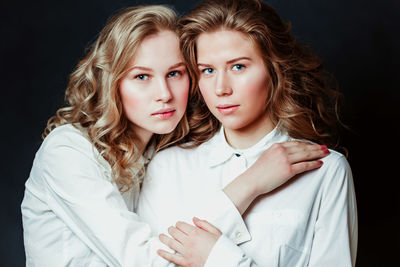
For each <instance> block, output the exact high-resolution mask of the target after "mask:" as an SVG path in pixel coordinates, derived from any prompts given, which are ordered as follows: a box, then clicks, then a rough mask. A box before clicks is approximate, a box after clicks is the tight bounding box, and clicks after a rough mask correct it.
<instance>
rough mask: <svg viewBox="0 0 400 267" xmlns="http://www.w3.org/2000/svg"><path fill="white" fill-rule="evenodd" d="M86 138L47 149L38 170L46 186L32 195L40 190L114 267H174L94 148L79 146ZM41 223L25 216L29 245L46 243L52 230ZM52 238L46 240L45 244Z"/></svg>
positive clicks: (52, 208) (62, 218)
mask: <svg viewBox="0 0 400 267" xmlns="http://www.w3.org/2000/svg"><path fill="white" fill-rule="evenodd" d="M81 138H83V137H82V136H79V135H73V136H71V138H70V139H68V140H62V142H50V143H49V142H47V143H46V145H45V147H44V148H42V149H41V151H40V153H38V155H37V158H36V160H35V163H34V166H33V169H32V170H33V172H34V174H35V177H37V178H38V179H41V184H42V186H41V187H40V188H39V189H36V188H35V187H33V186H32V187H33V188H32V190H40V195H43V196H44V197H43V200H42V201H45V202H46V203H47V205H48V208H49V211H52V212H54V214H55V216H56V217H57V218H58V219H59V220H60V221H62V224H64V225H65V227H66V228H68V229H70V231H72V232H73V234H74V235H76V236H77V237H78V238H79V239H80V240H81V241H82V242H83V243H84V244H85V246H87V247H88V248H90V250H91V251H93V252H94V253H95V254H96V255H97V256H98V257H99V258H101V260H103V261H104V263H106V264H107V265H108V266H169V265H170V263H168V262H167V261H165V260H164V259H161V258H160V257H159V256H158V255H157V253H156V251H157V249H159V248H161V247H163V245H162V244H161V242H160V241H159V240H158V238H157V237H154V236H153V234H152V230H151V228H150V226H149V225H148V224H146V223H144V222H142V221H141V220H140V218H139V217H138V216H137V215H136V214H135V213H133V212H131V211H129V210H128V208H127V206H126V204H125V202H124V200H123V198H122V196H121V194H120V192H119V191H118V188H117V186H116V185H115V184H113V183H112V182H111V181H110V180H109V179H108V178H107V176H109V172H108V170H107V169H106V168H103V167H102V166H101V165H99V163H98V162H97V160H96V159H95V157H94V156H93V150H92V148H91V147H90V144H85V143H84V142H82V143H80V142H78V144H76V143H77V141H76V140H81ZM74 140H75V141H74ZM69 141H70V142H69ZM39 177H40V178H39ZM32 184H33V185H34V184H37V181H34V182H33V183H32ZM36 195H38V194H36ZM24 205H25V206H24V207H23V208H24V209H25V210H34V209H35V207H30V206H29V203H26V204H24ZM25 215H26V214H25ZM35 220H43V216H42V217H37V219H35V218H33V217H32V218H30V217H29V213H28V215H27V216H25V221H24V231H25V234H26V236H27V237H29V236H31V237H35V238H28V239H26V242H31V241H30V240H40V233H39V232H40V231H43V230H44V229H46V230H47V227H49V224H48V223H47V222H46V221H42V222H41V223H39V224H40V225H38V223H36V221H35ZM43 225H46V226H47V227H45V228H43ZM49 238H50V236H43V240H46V239H49ZM57 242H62V240H58V241H57ZM65 242H67V241H65ZM30 246H31V247H35V244H31V245H30ZM39 253H42V254H43V252H39ZM67 253H68V252H67ZM42 254H41V255H42ZM33 256H34V257H36V256H35V255H33ZM76 256H78V255H72V256H71V257H72V258H74V257H76ZM49 257H51V255H49ZM36 259H37V260H38V261H41V262H42V263H43V261H44V259H43V258H42V259H40V257H36ZM48 260H50V259H48ZM45 261H47V260H45ZM54 261H55V262H57V259H54ZM39 265H40V264H39Z"/></svg>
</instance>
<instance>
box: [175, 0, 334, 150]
mask: <svg viewBox="0 0 400 267" xmlns="http://www.w3.org/2000/svg"><path fill="white" fill-rule="evenodd" d="M219 29H225V30H233V31H238V32H241V33H243V34H245V35H246V36H248V37H249V38H250V40H251V41H252V42H253V44H254V45H255V47H256V48H257V49H259V51H260V52H261V54H262V56H263V59H264V63H265V66H266V69H267V71H268V74H269V76H270V79H269V83H268V84H266V90H268V91H269V96H268V99H267V101H266V112H268V114H269V115H270V118H271V119H272V121H273V122H274V123H275V124H277V123H278V121H279V122H280V123H279V125H280V127H281V129H283V130H285V131H287V132H288V134H289V135H290V136H291V137H293V138H300V139H308V140H311V141H314V142H318V143H320V144H326V145H328V146H330V147H333V148H335V147H336V146H337V144H338V129H339V126H340V125H341V123H340V121H339V118H338V109H337V108H338V100H339V98H340V95H341V94H340V93H339V92H338V91H337V90H336V83H335V81H334V80H333V79H331V78H330V75H328V74H327V73H326V72H325V71H324V69H323V67H322V63H321V60H320V59H319V58H318V57H317V56H316V55H315V54H313V53H312V52H311V51H310V49H309V48H307V47H306V46H303V45H301V44H299V43H298V42H297V41H296V39H295V38H294V36H293V35H292V34H291V32H290V24H288V23H285V22H283V21H282V19H281V18H280V16H279V15H278V14H277V13H276V11H275V10H274V9H273V8H272V7H270V6H269V5H267V4H266V3H263V2H261V1H259V0H206V1H203V2H202V3H200V4H199V5H198V6H197V7H196V8H195V9H194V10H193V11H192V12H191V13H190V14H188V15H186V16H185V17H183V18H182V19H181V20H180V22H179V32H180V45H181V49H182V52H183V56H184V58H185V60H186V61H187V63H188V68H189V70H190V73H191V76H192V79H193V81H192V82H193V83H192V84H193V86H197V84H198V79H199V73H198V68H197V58H196V41H197V38H198V37H199V35H200V34H202V33H205V32H212V31H216V30H219ZM187 112H188V118H189V125H190V129H191V131H190V134H189V135H188V136H187V137H186V141H191V144H193V146H195V145H199V144H201V143H202V142H205V141H207V140H208V139H210V138H211V137H212V136H213V135H214V134H215V133H216V131H218V129H219V127H220V122H219V121H218V120H217V119H216V118H215V117H214V116H213V115H212V114H211V112H210V111H209V110H208V108H207V106H206V104H205V102H204V100H203V98H202V96H201V93H200V90H198V88H196V89H194V90H193V93H192V95H191V98H190V99H189V106H188V109H187Z"/></svg>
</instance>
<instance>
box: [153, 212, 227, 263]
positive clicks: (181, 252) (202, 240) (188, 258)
mask: <svg viewBox="0 0 400 267" xmlns="http://www.w3.org/2000/svg"><path fill="white" fill-rule="evenodd" d="M193 222H194V224H195V225H196V226H197V227H195V226H192V225H190V224H187V223H185V222H177V223H176V225H175V227H174V226H171V227H169V228H168V233H169V234H170V235H171V237H172V238H171V237H168V236H167V235H164V234H161V235H160V240H161V242H162V243H164V244H165V245H167V246H168V247H170V248H171V249H173V250H175V251H176V252H177V254H172V253H169V252H167V251H165V250H159V251H158V255H160V256H161V257H163V258H164V259H166V260H168V261H170V262H172V263H175V264H177V265H180V266H183V267H186V266H191V267H197V266H204V264H205V263H206V261H207V258H208V255H209V254H210V251H211V249H212V247H213V246H214V244H215V243H216V242H217V240H218V238H219V237H220V236H221V234H222V233H221V231H219V230H218V229H217V228H216V227H215V226H213V225H212V224H210V223H209V222H207V221H205V220H200V219H198V218H196V217H195V218H193Z"/></svg>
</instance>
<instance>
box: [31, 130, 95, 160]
mask: <svg viewBox="0 0 400 267" xmlns="http://www.w3.org/2000/svg"><path fill="white" fill-rule="evenodd" d="M98 156H99V155H98V152H97V150H96V149H95V147H94V146H93V145H92V144H91V142H90V141H89V139H88V138H87V137H86V136H85V134H84V133H82V132H81V131H80V130H79V129H77V128H75V127H74V126H73V125H71V124H66V125H61V126H58V127H57V128H55V129H54V130H52V131H51V132H50V133H49V135H48V136H46V138H45V139H44V141H43V143H42V145H41V147H40V149H39V151H38V152H37V154H36V157H37V158H38V160H40V161H43V162H54V161H60V160H62V161H71V162H77V161H79V160H84V162H86V163H87V161H94V162H96V158H97V157H98ZM82 164H83V163H82Z"/></svg>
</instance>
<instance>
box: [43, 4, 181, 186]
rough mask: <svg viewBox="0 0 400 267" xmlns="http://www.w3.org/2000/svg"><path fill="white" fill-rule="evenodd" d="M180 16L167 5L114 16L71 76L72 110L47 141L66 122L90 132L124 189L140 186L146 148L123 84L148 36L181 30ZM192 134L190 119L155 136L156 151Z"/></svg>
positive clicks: (58, 117)
mask: <svg viewBox="0 0 400 267" xmlns="http://www.w3.org/2000/svg"><path fill="white" fill-rule="evenodd" d="M176 29H177V16H176V14H175V12H174V11H173V10H171V9H170V8H168V7H165V6H159V5H154V6H137V7H131V8H127V9H124V10H122V11H120V12H119V13H118V14H116V15H114V16H113V17H112V18H111V19H110V20H109V21H108V22H107V23H106V25H105V26H104V28H103V29H102V31H101V32H100V34H99V37H98V38H97V40H96V41H95V42H94V44H93V45H92V46H91V47H90V50H89V52H88V53H87V55H86V56H85V57H84V58H83V59H82V60H81V61H80V62H79V64H78V65H77V67H76V69H75V71H74V72H73V73H72V74H71V76H70V80H69V84H68V87H67V89H66V92H65V98H66V102H67V106H66V107H63V108H60V109H59V110H58V111H57V112H56V114H55V115H54V116H52V117H51V118H50V119H49V120H48V123H47V127H46V129H45V130H44V132H43V134H42V137H43V138H45V137H46V136H47V135H48V134H49V132H50V131H51V130H53V129H54V128H56V127H57V126H60V125H63V124H73V125H75V126H76V127H77V128H79V129H80V130H83V131H85V134H86V135H87V136H88V137H89V139H90V141H91V143H92V144H93V145H94V147H95V148H96V149H97V150H98V151H99V153H100V154H101V155H102V156H103V157H104V159H106V160H107V162H108V163H109V164H110V166H111V171H112V173H111V175H112V177H113V179H114V181H115V182H116V183H117V184H118V186H119V188H120V190H121V191H125V190H128V189H129V188H131V186H132V185H133V184H134V183H140V180H141V179H142V177H143V174H144V163H143V161H142V160H140V158H141V157H142V154H143V152H144V150H145V149H146V147H145V144H141V143H140V142H139V139H138V138H137V136H136V135H135V133H134V132H133V131H132V129H131V128H132V127H130V123H131V122H130V121H129V120H128V119H127V118H126V116H125V115H124V112H123V107H122V102H121V97H120V93H119V90H118V87H119V82H120V80H121V79H122V78H123V77H124V76H125V75H126V73H127V70H128V67H129V62H130V60H131V59H132V57H133V55H135V52H136V51H137V49H138V47H139V46H140V44H141V42H142V41H143V39H144V38H146V37H147V36H149V35H153V34H156V33H158V32H160V31H163V30H169V31H173V32H176ZM187 132H188V124H187V119H186V115H185V116H184V118H183V119H182V120H181V121H180V123H179V124H178V126H177V128H176V129H175V131H173V132H172V133H170V134H166V135H155V136H153V138H152V140H151V143H152V144H153V145H154V146H155V150H156V151H157V150H159V149H162V148H164V147H166V146H169V145H172V144H174V143H175V142H177V141H179V140H180V139H182V138H183V137H184V136H185V135H186V133H187Z"/></svg>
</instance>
